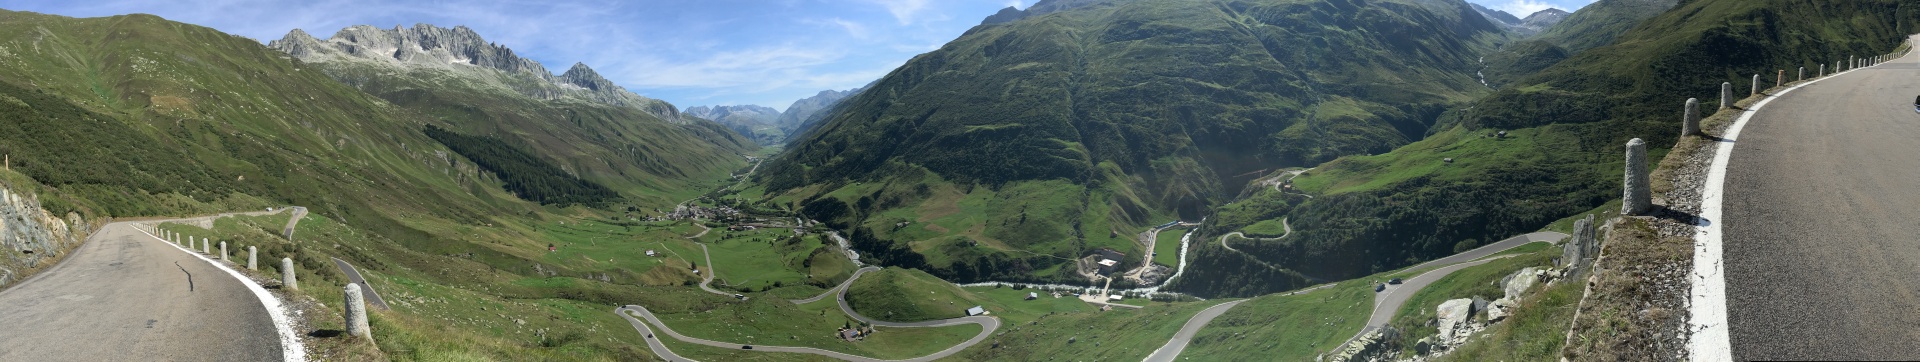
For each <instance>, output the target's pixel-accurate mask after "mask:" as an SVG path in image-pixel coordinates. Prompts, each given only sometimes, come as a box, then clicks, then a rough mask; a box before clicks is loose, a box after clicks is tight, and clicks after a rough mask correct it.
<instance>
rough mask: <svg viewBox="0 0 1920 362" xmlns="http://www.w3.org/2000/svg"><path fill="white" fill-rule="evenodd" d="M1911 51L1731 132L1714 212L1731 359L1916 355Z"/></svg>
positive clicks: (1918, 213) (1919, 271) (1811, 90)
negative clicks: (1719, 206)
mask: <svg viewBox="0 0 1920 362" xmlns="http://www.w3.org/2000/svg"><path fill="white" fill-rule="evenodd" d="M1916 60H1920V57H1915V56H1909V57H1906V58H1903V59H1900V60H1896V61H1894V62H1892V63H1887V64H1882V65H1879V66H1876V67H1872V68H1867V69H1861V70H1858V71H1855V72H1852V73H1847V74H1843V75H1839V76H1837V77H1835V78H1833V79H1829V80H1825V81H1822V82H1819V83H1815V84H1811V85H1808V86H1805V87H1803V88H1800V89H1799V90H1795V91H1794V92H1793V93H1790V94H1787V95H1785V96H1783V97H1780V98H1776V99H1774V100H1773V103H1771V104H1769V105H1768V106H1767V107H1765V108H1763V109H1762V110H1760V111H1759V112H1756V113H1755V114H1754V115H1753V118H1751V119H1750V120H1749V123H1748V124H1746V126H1745V129H1744V130H1742V131H1741V133H1740V135H1739V138H1738V139H1736V140H1733V141H1735V143H1734V147H1735V148H1734V152H1733V154H1732V156H1731V158H1730V159H1729V161H1728V165H1727V168H1726V179H1725V184H1724V193H1725V199H1724V201H1723V207H1724V210H1723V213H1724V216H1723V219H1724V220H1719V221H1723V222H1724V224H1722V225H1721V227H1722V228H1723V230H1724V235H1723V237H1724V244H1723V246H1722V250H1723V257H1724V262H1723V263H1724V265H1725V279H1726V291H1727V322H1728V333H1729V341H1730V342H1731V343H1732V352H1733V359H1734V360H1767V359H1786V360H1799V359H1822V360H1855V359H1868V360H1885V359H1891V360H1916V359H1920V347H1916V346H1920V277H1916V275H1920V207H1916V206H1920V114H1916V113H1915V111H1914V107H1913V102H1912V101H1913V99H1914V96H1915V95H1916V94H1920V63H1916ZM1708 221H1709V222H1712V221H1717V220H1708Z"/></svg>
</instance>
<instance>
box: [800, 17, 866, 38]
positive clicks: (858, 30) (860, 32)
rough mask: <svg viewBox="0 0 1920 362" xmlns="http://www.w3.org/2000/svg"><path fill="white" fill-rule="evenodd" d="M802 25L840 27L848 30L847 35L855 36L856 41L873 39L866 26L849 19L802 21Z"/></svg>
mask: <svg viewBox="0 0 1920 362" xmlns="http://www.w3.org/2000/svg"><path fill="white" fill-rule="evenodd" d="M800 23H802V24H808V25H817V26H828V27H838V28H840V29H841V30H846V31H847V35H850V36H853V38H854V39H867V38H870V37H871V33H869V32H868V31H867V26H866V25H860V23H857V22H853V21H850V20H847V19H841V18H832V19H826V20H801V21H800Z"/></svg>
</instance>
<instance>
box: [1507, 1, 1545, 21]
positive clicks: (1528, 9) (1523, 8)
mask: <svg viewBox="0 0 1920 362" xmlns="http://www.w3.org/2000/svg"><path fill="white" fill-rule="evenodd" d="M1552 7H1554V6H1553V4H1548V3H1547V2H1545V1H1538V0H1510V1H1507V2H1506V3H1504V4H1500V5H1496V6H1494V8H1495V9H1500V11H1505V12H1507V13H1508V14H1513V16H1518V17H1522V18H1525V17H1527V15H1533V13H1537V12H1540V11H1541V10H1546V9H1548V8H1552Z"/></svg>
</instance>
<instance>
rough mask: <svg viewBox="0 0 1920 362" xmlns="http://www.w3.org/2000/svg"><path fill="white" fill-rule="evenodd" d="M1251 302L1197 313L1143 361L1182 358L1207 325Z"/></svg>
mask: <svg viewBox="0 0 1920 362" xmlns="http://www.w3.org/2000/svg"><path fill="white" fill-rule="evenodd" d="M1331 286H1333V284H1321V285H1318V286H1314V287H1312V288H1306V289H1301V290H1295V291H1291V292H1287V293H1285V294H1281V295H1295V294H1306V293H1308V292H1312V291H1315V290H1321V289H1326V288H1327V287H1331ZM1249 300H1252V299H1241V300H1236V301H1231V302H1226V303H1220V304H1219V305H1215V306H1212V307H1207V309H1202V310H1200V313H1195V314H1194V315H1193V318H1188V319H1187V324H1185V325H1181V326H1180V331H1179V332H1174V333H1173V338H1171V339H1168V340H1167V343H1166V344H1163V345H1160V348H1159V349H1155V350H1153V354H1151V355H1147V358H1146V359H1144V360H1142V361H1145V362H1172V361H1173V360H1174V358H1176V357H1180V352H1184V351H1186V350H1187V344H1188V343H1191V342H1193V336H1194V335H1195V334H1198V333H1200V328H1203V327H1206V326H1207V323H1212V322H1213V320H1214V318H1220V315H1222V314H1226V313H1227V310H1229V309H1233V306H1236V305H1240V303H1244V302H1246V301H1249Z"/></svg>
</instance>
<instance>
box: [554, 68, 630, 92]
mask: <svg viewBox="0 0 1920 362" xmlns="http://www.w3.org/2000/svg"><path fill="white" fill-rule="evenodd" d="M560 81H561V82H565V83H567V84H572V85H576V86H580V87H581V88H586V89H590V90H594V91H611V90H615V89H620V88H619V86H617V85H614V84H613V81H609V80H607V78H604V77H601V76H600V73H599V72H594V71H593V68H588V67H587V64H586V63H577V62H576V63H573V67H571V68H567V72H566V73H564V74H560Z"/></svg>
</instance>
